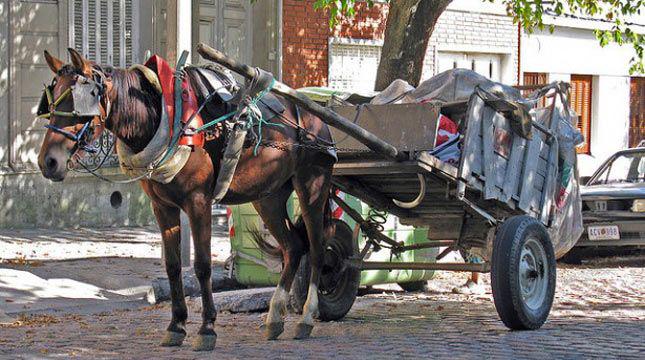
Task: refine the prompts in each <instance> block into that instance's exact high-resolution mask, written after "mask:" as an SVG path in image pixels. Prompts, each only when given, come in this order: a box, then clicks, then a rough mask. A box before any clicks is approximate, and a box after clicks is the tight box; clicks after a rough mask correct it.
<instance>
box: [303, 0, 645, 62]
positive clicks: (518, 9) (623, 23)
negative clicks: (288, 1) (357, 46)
mask: <svg viewBox="0 0 645 360" xmlns="http://www.w3.org/2000/svg"><path fill="white" fill-rule="evenodd" d="M359 1H360V0H316V2H315V3H314V7H315V8H316V9H319V10H327V11H329V26H330V27H334V26H336V25H337V24H338V22H339V21H341V20H342V19H343V18H351V17H353V16H354V15H355V12H356V5H357V3H358V2H359ZM482 1H484V2H490V3H493V2H498V3H502V4H504V5H506V11H507V12H508V14H509V15H510V16H512V17H513V21H514V22H515V23H519V24H521V26H522V28H523V29H524V31H526V32H527V33H529V34H530V33H533V32H534V31H535V29H538V30H545V29H548V30H549V31H551V32H553V31H554V29H555V27H554V26H553V25H549V26H548V27H547V26H546V24H545V23H544V20H545V19H546V18H547V17H550V16H568V17H571V18H580V19H586V20H594V21H597V23H598V24H599V28H598V29H596V30H594V34H595V36H596V38H597V39H598V41H599V43H600V46H607V45H609V44H611V43H616V44H618V45H631V46H632V47H633V48H634V53H635V54H634V57H633V58H632V60H631V64H630V65H631V67H630V73H632V74H634V73H640V74H643V73H645V66H644V63H643V53H644V51H643V49H644V47H645V41H644V40H645V34H641V33H637V32H636V31H635V30H634V28H635V24H632V23H630V22H629V21H628V20H627V19H628V18H629V17H630V16H637V15H641V14H642V13H643V11H645V0H548V1H547V0H482ZM365 2H366V3H367V5H368V6H373V5H374V0H367V1H365ZM385 2H389V0H388V1H385ZM547 23H548V21H547Z"/></svg>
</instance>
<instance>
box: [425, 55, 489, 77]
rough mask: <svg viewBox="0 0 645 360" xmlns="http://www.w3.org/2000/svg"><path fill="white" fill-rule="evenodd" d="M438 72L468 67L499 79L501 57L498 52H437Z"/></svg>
mask: <svg viewBox="0 0 645 360" xmlns="http://www.w3.org/2000/svg"><path fill="white" fill-rule="evenodd" d="M438 55H439V59H438V60H439V63H438V66H437V69H438V73H441V72H444V71H446V70H450V69H455V68H462V69H469V70H473V71H475V72H477V73H478V74H480V75H482V76H485V77H487V78H489V79H491V80H493V81H501V80H502V79H501V73H500V68H501V64H502V57H501V55H499V54H486V53H467V52H463V53H462V52H439V54H438Z"/></svg>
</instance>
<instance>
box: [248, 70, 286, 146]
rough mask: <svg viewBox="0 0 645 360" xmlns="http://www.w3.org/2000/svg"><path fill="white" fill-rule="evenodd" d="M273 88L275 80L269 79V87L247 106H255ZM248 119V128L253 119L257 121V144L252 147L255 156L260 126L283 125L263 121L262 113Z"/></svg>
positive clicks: (260, 137) (258, 143) (281, 125)
mask: <svg viewBox="0 0 645 360" xmlns="http://www.w3.org/2000/svg"><path fill="white" fill-rule="evenodd" d="M274 86H275V78H273V79H271V83H270V84H269V86H267V88H266V89H264V90H262V91H261V92H260V93H259V94H258V96H256V97H255V98H254V99H253V100H251V102H250V103H249V106H251V105H253V106H257V103H258V101H260V99H262V98H263V97H264V96H265V95H266V94H268V93H269V92H270V91H271V89H273V87H274ZM250 118H251V121H250V122H249V127H252V126H253V119H255V120H257V123H258V142H257V143H256V144H255V147H253V156H257V155H258V148H259V147H260V145H261V144H262V125H263V124H264V125H268V126H280V127H283V126H284V125H283V124H278V123H274V122H270V121H268V120H265V119H264V117H262V113H260V116H258V117H256V116H253V115H251V116H250Z"/></svg>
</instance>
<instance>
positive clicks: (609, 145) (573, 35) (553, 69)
mask: <svg viewBox="0 0 645 360" xmlns="http://www.w3.org/2000/svg"><path fill="white" fill-rule="evenodd" d="M552 22H554V23H556V24H558V23H561V22H558V21H556V20H553V21H552ZM565 24H567V25H568V26H566V27H565V26H556V28H555V31H554V32H553V33H549V32H548V31H543V32H537V33H535V34H532V35H526V34H524V35H523V36H522V43H521V47H522V48H521V56H522V58H521V66H522V71H524V72H544V73H547V74H548V80H549V81H556V80H561V81H569V80H570V78H571V74H581V75H593V80H592V82H593V84H592V95H593V98H592V104H591V110H592V114H591V141H590V146H591V154H589V155H587V154H580V155H578V160H579V166H580V168H579V171H580V175H591V174H592V173H593V172H594V171H595V169H597V168H598V166H600V164H602V162H603V161H604V160H606V159H607V157H609V156H610V155H611V154H613V153H614V152H616V151H617V150H620V149H624V148H626V147H627V146H628V136H629V96H630V93H629V60H630V59H631V57H632V56H633V49H632V48H631V47H629V46H622V47H621V46H618V45H609V46H607V47H604V48H603V47H600V45H599V44H598V40H596V38H595V36H594V35H593V32H592V30H591V29H592V28H593V27H592V26H590V24H589V21H573V20H571V19H567V20H566V22H565ZM570 26H579V27H570Z"/></svg>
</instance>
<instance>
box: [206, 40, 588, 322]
mask: <svg viewBox="0 0 645 360" xmlns="http://www.w3.org/2000/svg"><path fill="white" fill-rule="evenodd" d="M198 51H199V52H200V54H201V55H202V56H203V57H205V58H206V59H208V60H211V61H214V62H217V63H219V64H220V65H223V66H225V67H227V68H229V69H231V70H233V71H235V72H237V73H239V74H241V75H243V76H245V77H247V78H252V77H254V76H256V73H257V72H256V70H255V69H254V68H251V67H248V66H246V65H244V64H240V63H237V62H236V61H235V60H233V59H231V58H229V57H227V56H226V55H224V54H222V53H221V52H218V51H216V50H214V49H212V48H210V47H208V46H206V45H203V44H200V45H199V46H198ZM272 91H274V92H276V93H278V94H280V95H282V96H285V97H287V98H288V99H290V100H291V101H293V102H294V103H296V104H297V105H299V106H301V107H303V108H305V109H306V110H308V111H310V112H312V113H314V114H315V115H317V116H319V117H320V118H321V119H322V120H323V121H324V122H326V123H327V124H329V125H331V127H332V132H333V135H334V138H335V140H336V143H337V147H338V148H339V151H338V158H339V161H338V162H337V164H336V165H335V167H334V172H333V175H334V177H333V184H334V186H336V187H337V188H338V189H340V190H342V191H343V192H345V193H348V194H351V195H353V196H355V197H357V198H359V199H361V201H363V202H365V203H367V204H369V205H370V206H372V207H374V208H376V209H379V210H381V211H387V212H389V213H391V214H394V215H396V216H397V217H398V218H399V220H400V221H401V222H402V223H403V224H408V225H414V226H423V227H426V228H427V229H428V240H427V241H426V242H422V243H416V244H413V245H406V244H405V243H402V242H399V241H396V240H394V239H392V238H390V237H388V236H386V235H385V234H383V233H382V232H381V231H379V226H378V225H379V224H378V221H377V220H376V219H375V218H374V217H370V216H363V215H362V214H360V213H359V212H357V211H355V210H354V209H352V207H351V206H349V205H348V204H347V203H346V202H345V201H344V200H343V199H341V198H339V197H338V196H336V195H335V194H333V193H332V199H333V201H334V202H336V203H337V204H338V206H340V207H342V209H343V210H344V211H345V213H346V214H347V215H348V216H350V217H351V218H352V219H353V220H354V221H355V222H356V224H357V228H356V229H358V228H360V230H361V231H362V234H363V235H364V236H365V237H366V241H365V245H364V246H363V247H362V248H357V246H356V244H357V243H358V241H357V236H358V231H355V230H356V229H352V228H351V227H349V225H347V224H346V223H345V222H343V221H340V220H336V233H335V236H334V237H333V238H332V239H330V240H328V243H327V244H326V250H327V253H326V255H325V272H324V274H323V276H322V279H321V284H320V290H319V309H320V319H321V320H335V319H339V318H341V317H343V316H344V315H345V314H346V313H347V312H348V311H349V310H350V308H351V306H352V304H353V302H354V298H355V297H356V293H357V288H358V286H359V282H360V273H361V271H365V270H374V269H380V270H398V269H408V270H443V271H469V272H482V273H486V272H490V273H491V285H492V292H493V297H494V302H495V308H496V310H497V312H498V314H499V317H500V318H501V320H502V321H503V322H504V324H505V325H506V326H507V327H509V328H510V329H537V328H539V327H541V326H542V324H543V323H544V322H545V321H546V319H547V317H548V314H549V312H550V309H551V305H552V302H553V297H554V292H555V282H556V267H555V260H556V257H555V252H554V246H553V243H552V241H551V235H554V234H558V231H553V230H559V229H552V227H553V226H554V224H555V223H556V222H557V221H558V218H557V217H558V213H557V211H556V210H557V209H558V206H557V204H556V196H555V194H556V192H557V190H558V189H559V186H560V185H561V182H562V179H561V171H560V170H559V169H560V168H559V162H560V161H561V160H560V158H559V153H558V150H559V148H558V140H559V137H558V135H559V132H560V126H561V125H560V124H561V121H560V120H561V118H562V117H563V116H569V113H568V105H567V97H566V86H564V84H562V83H559V84H558V83H554V84H551V85H550V86H548V87H546V88H543V89H541V90H539V91H537V92H536V95H535V96H534V100H535V99H538V100H542V99H544V100H543V101H547V102H548V103H549V104H550V105H548V106H546V107H542V108H539V109H533V110H531V112H530V118H529V121H528V123H524V124H522V123H521V121H520V119H518V115H517V114H518V110H520V108H521V107H522V106H524V104H521V103H518V102H515V101H509V100H506V99H504V98H502V97H499V96H496V95H495V94H493V93H491V92H488V91H485V90H484V89H480V88H477V89H476V91H475V92H474V93H473V94H472V96H470V98H469V99H468V100H467V101H459V102H454V103H444V104H398V105H392V104H388V105H360V106H341V107H336V108H333V109H330V108H327V107H324V106H321V105H320V104H317V103H315V102H313V101H311V100H310V99H309V98H307V97H306V96H304V95H302V94H299V93H298V92H296V91H294V90H293V89H290V88H289V87H287V86H286V85H284V84H281V83H279V82H277V83H276V84H275V86H274V87H273V89H272ZM535 103H536V102H535V101H534V102H533V104H535ZM565 113H566V114H565ZM439 114H444V115H447V116H449V117H450V118H452V119H461V120H462V121H460V124H461V131H462V134H463V139H462V141H463V143H462V145H461V152H462V153H461V157H460V160H459V162H458V163H456V164H450V163H447V162H444V161H442V160H440V159H439V158H438V157H436V156H433V155H432V151H431V150H432V148H433V144H434V140H435V135H436V131H437V119H438V115H439ZM527 124H528V129H527V128H526V125H527ZM522 131H524V132H522ZM527 131H528V134H527ZM340 149H342V150H340ZM574 158H575V156H574ZM574 166H575V164H574ZM575 174H576V173H575V168H574V170H573V175H574V177H575ZM574 185H575V186H576V189H575V190H577V183H576V182H574ZM382 247H389V248H390V249H391V252H392V253H393V254H401V253H404V252H407V251H411V250H415V249H422V248H437V247H446V250H445V251H443V252H442V253H440V254H439V255H438V256H437V259H441V258H443V257H444V256H445V255H446V254H448V253H449V252H451V251H459V250H466V251H468V252H470V253H474V254H477V255H478V256H479V257H480V258H481V259H483V262H481V263H442V262H415V261H405V262H385V261H366V260H365V256H366V255H367V254H368V253H370V252H373V251H378V249H379V248H382ZM296 285H297V284H296Z"/></svg>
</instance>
